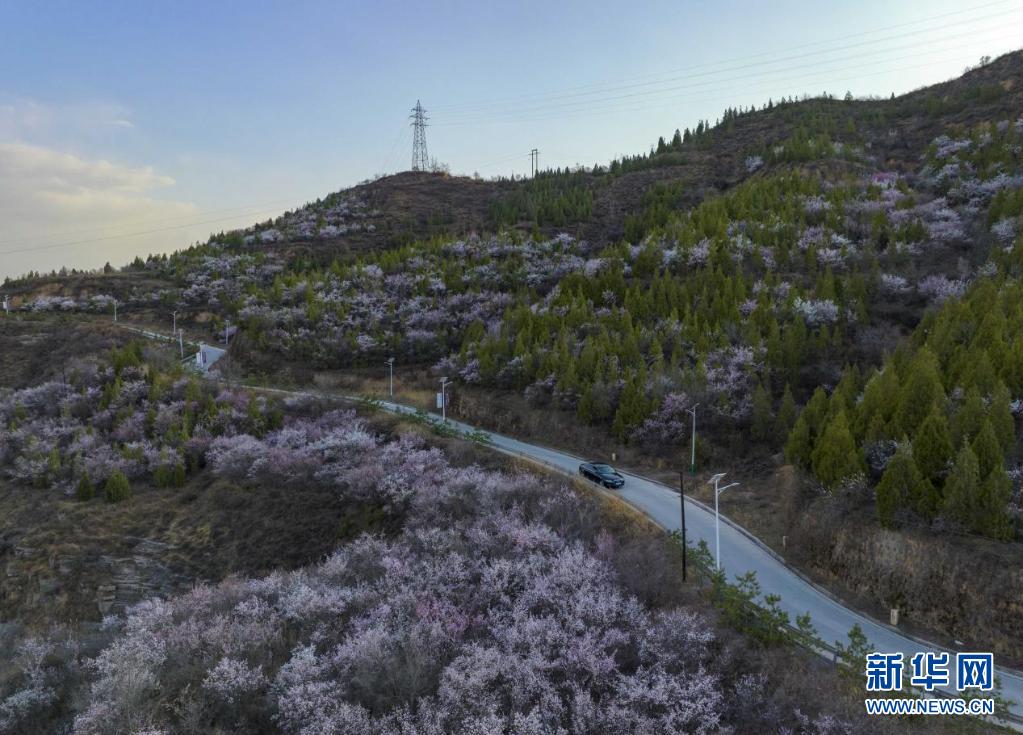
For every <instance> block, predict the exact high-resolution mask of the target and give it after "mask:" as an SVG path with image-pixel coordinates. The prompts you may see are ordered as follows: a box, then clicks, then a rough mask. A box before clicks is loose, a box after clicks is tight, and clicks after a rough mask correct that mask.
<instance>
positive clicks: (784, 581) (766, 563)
mask: <svg viewBox="0 0 1023 735" xmlns="http://www.w3.org/2000/svg"><path fill="white" fill-rule="evenodd" d="M382 405H383V407H384V408H385V409H387V410H389V411H392V412H394V413H409V414H410V413H415V411H416V409H413V408H410V407H409V406H405V405H401V404H397V403H390V402H384V403H383V404H382ZM437 418H438V419H439V417H437ZM449 423H451V424H453V425H454V426H455V427H457V428H458V429H460V430H461V431H465V432H470V431H483V430H481V429H478V428H477V427H474V426H470V425H468V424H465V423H462V422H460V421H453V420H449ZM484 433H486V434H487V435H488V436H489V437H490V440H491V442H492V446H493V447H494V448H495V449H497V450H499V451H501V452H504V453H507V454H511V455H515V456H524V457H528V458H530V459H533V460H536V461H539V462H542V463H543V464H545V465H547V466H549V467H552V468H554V469H556V470H559V471H561V472H564V473H567V474H569V475H576V474H577V473H578V470H579V464H580V463H581V462H583V461H584V460H582V459H581V458H579V457H575V456H573V455H571V454H568V453H567V452H562V451H558V450H556V449H550V448H547V447H542V446H538V445H536V444H529V443H527V442H523V441H519V440H518V439H512V438H511V437H507V436H502V435H501V434H495V433H493V432H489V431H485V432H484ZM622 474H623V475H625V478H626V481H625V486H624V487H623V488H622V489H621V490H619V491H614V492H615V494H617V495H620V496H621V497H622V498H623V499H624V500H626V501H628V502H629V503H630V504H631V505H632V506H633V507H635V508H637V509H638V510H640V511H642V512H643V513H644V514H645V515H647V516H648V517H650V518H651V519H653V520H654V521H655V522H656V523H657V524H658V525H660V526H662V527H663V528H666V529H668V530H676V529H678V528H679V527H680V526H681V522H680V521H681V517H680V516H681V513H680V509H679V498H678V491H677V490H676V489H674V488H669V487H668V486H666V485H663V484H661V483H659V482H655V481H654V480H649V479H647V478H645V477H641V476H639V475H634V474H630V473H627V472H623V473H622ZM686 535H687V537H688V539H689V540H690V541H691V542H692V543H694V544H695V543H698V542H699V541H700V540H704V541H706V542H707V545H708V546H709V547H710V549H711V552H713V550H714V510H713V509H712V508H708V507H707V506H705V505H703V504H702V503H700V502H698V501H694V500H691V499H690V498H686ZM721 565H722V567H723V568H724V569H725V571H726V572H728V573H729V575H730V576H732V575H735V574H743V573H745V572H747V571H754V572H756V575H757V581H758V582H759V583H760V586H761V588H762V590H763V592H764V594H776V595H780V596H781V603H780V604H781V607H782V609H784V610H785V612H787V613H788V614H789V617H790V618H791V619H792V620H795V618H796V616H797V615H802V614H803V613H806V612H809V613H810V615H811V617H812V619H813V624H814V627H816V629H817V632H818V633H819V634H820V637H821V638H822V639H823V640H824V641H825V642H826V643H830V644H833V643H835V642H836V641H839V642H842V643H847V642H848V633H849V630H850V629H851V628H852V627H853V625H855V624H857V623H858V624H859V626H860V628H862V629H863V632H864V633H865V634H866V636H867V638H868V639H869V640H870V642H871V643H872V644H873V646H874V649H875V650H878V651H882V652H890V653H896V652H902V653H903V654H905V657H906V659H909V658H910V657H912V655H913V654H914V653H917V652H919V651H943V650H946V649H943V648H940V647H939V646H936V645H932V644H929V643H927V642H925V641H921V640H918V639H915V638H912V637H910V636H907V635H905V634H904V633H902V632H900V631H899V630H898V629H896V628H893V627H891V626H888V625H884V624H881V623H879V622H877V621H875V620H872V619H870V618H868V617H866V616H864V615H862V614H860V613H858V612H856V611H854V610H850V609H849V608H847V607H844V606H843V605H842V604H841V603H840V602H838V601H837V600H835V599H834V598H833V597H831V596H830V595H828V594H827V593H826V592H825V591H824V590H822V589H820V588H819V587H817V586H815V585H813V584H812V583H810V582H809V581H807V580H806V579H805V578H803V577H802V576H800V575H799V574H798V573H797V572H795V571H794V570H792V569H790V568H789V567H788V566H786V565H785V563H784V562H783V561H782V560H781V559H780V557H778V556H777V555H776V554H775V553H774V552H773V551H771V550H770V549H769V548H767V547H766V546H765V545H764V544H762V543H761V542H760V541H758V540H757V539H756V538H755V537H754V536H753V535H752V534H750V533H749V532H747V531H745V530H744V529H742V528H741V527H740V526H738V525H736V524H734V523H732V522H731V521H727V520H726V519H725V518H724V516H722V517H721ZM953 653H954V652H953ZM954 662H955V656H954V655H953V656H952V657H951V663H952V666H951V670H952V672H953V673H952V683H953V684H954V683H955V673H954V671H955V663H954ZM997 676H998V677H999V678H1000V680H1001V683H1002V694H1003V696H1005V697H1006V698H1007V699H1010V700H1013V701H1014V702H1015V704H1014V705H1013V706H1012V708H1011V712H1012V713H1013V715H1015V716H1016V717H1023V676H1021V675H1020V674H1019V673H1018V672H1015V671H1008V670H1006V669H1001V668H999V669H998V673H997ZM948 693H949V694H952V695H954V696H959V695H958V694H957V693H956V692H955V690H954V689H952V688H951V687H950V688H949V689H948ZM1019 722H1020V723H1023V719H1020V720H1019Z"/></svg>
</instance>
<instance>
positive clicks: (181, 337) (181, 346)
mask: <svg viewBox="0 0 1023 735" xmlns="http://www.w3.org/2000/svg"><path fill="white" fill-rule="evenodd" d="M178 348H179V349H180V350H181V359H182V360H184V359H185V330H184V329H182V330H181V331H180V332H178Z"/></svg>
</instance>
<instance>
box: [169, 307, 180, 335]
mask: <svg viewBox="0 0 1023 735" xmlns="http://www.w3.org/2000/svg"><path fill="white" fill-rule="evenodd" d="M171 319H173V320H174V321H173V322H172V324H173V326H172V327H171V334H177V332H178V312H177V311H172V312H171Z"/></svg>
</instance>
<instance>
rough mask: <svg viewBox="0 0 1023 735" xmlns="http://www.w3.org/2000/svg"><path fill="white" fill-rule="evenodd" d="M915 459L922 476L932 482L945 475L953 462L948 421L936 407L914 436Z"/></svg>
mask: <svg viewBox="0 0 1023 735" xmlns="http://www.w3.org/2000/svg"><path fill="white" fill-rule="evenodd" d="M913 458H914V459H915V460H916V466H917V467H918V468H919V469H920V474H922V475H923V476H924V477H926V478H927V479H928V480H930V481H931V482H937V481H939V480H940V479H941V478H942V477H943V476H944V475H945V471H946V469H947V467H948V464H949V462H950V461H951V460H952V435H951V432H950V431H949V428H948V420H947V419H946V418H945V414H944V413H942V412H941V411H940V410H939V409H938V407H937V406H936V405H935V406H934V407H933V408H932V409H931V413H930V414H929V415H928V416H927V418H926V419H924V422H923V423H922V424H920V428H919V429H917V431H916V434H914V435H913Z"/></svg>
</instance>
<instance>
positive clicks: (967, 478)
mask: <svg viewBox="0 0 1023 735" xmlns="http://www.w3.org/2000/svg"><path fill="white" fill-rule="evenodd" d="M979 492H980V464H979V463H978V462H977V455H976V454H974V452H973V450H972V449H971V448H970V445H969V444H967V443H966V442H963V446H962V448H960V450H959V454H957V455H956V461H955V465H954V466H953V467H952V472H951V473H950V474H949V476H948V479H947V480H946V481H945V514H946V515H947V516H948V517H949V518H951V519H953V520H955V521H958V522H959V523H961V524H962V525H964V526H966V527H967V528H972V527H973V525H974V519H973V509H974V507H975V504H976V502H977V496H978V494H979Z"/></svg>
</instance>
